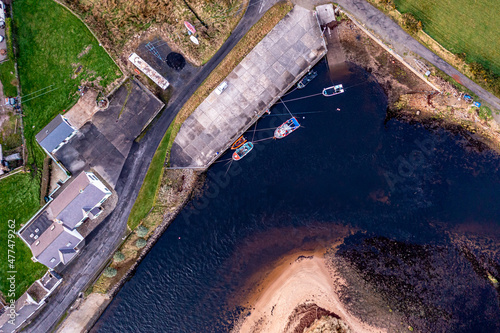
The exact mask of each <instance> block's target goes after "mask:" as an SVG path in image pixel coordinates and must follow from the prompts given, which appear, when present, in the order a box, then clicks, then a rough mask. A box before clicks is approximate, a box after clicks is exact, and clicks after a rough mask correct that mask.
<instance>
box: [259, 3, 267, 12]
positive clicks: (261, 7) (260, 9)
mask: <svg viewBox="0 0 500 333" xmlns="http://www.w3.org/2000/svg"><path fill="white" fill-rule="evenodd" d="M265 4H266V1H265V0H261V1H260V8H259V13H261V12H262V9H264V5H265Z"/></svg>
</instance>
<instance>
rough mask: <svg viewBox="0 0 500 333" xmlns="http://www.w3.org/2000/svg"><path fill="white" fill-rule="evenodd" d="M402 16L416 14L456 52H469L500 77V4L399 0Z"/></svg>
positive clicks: (489, 1) (426, 28)
mask: <svg viewBox="0 0 500 333" xmlns="http://www.w3.org/2000/svg"><path fill="white" fill-rule="evenodd" d="M395 3H396V7H397V9H398V10H399V11H400V12H401V13H408V12H409V13H412V14H413V15H414V16H415V17H416V18H417V19H418V20H420V21H422V24H423V28H424V31H425V32H426V33H428V34H429V35H430V36H431V37H433V38H434V39H435V40H436V41H437V42H438V43H440V44H441V45H443V46H444V47H445V48H446V49H448V50H449V51H450V52H452V53H455V54H457V53H466V54H467V61H468V62H478V63H480V64H482V65H484V66H485V67H487V68H489V69H490V70H492V71H493V72H495V73H497V74H500V24H499V23H498V17H499V13H500V1H498V0H480V1H469V0H395Z"/></svg>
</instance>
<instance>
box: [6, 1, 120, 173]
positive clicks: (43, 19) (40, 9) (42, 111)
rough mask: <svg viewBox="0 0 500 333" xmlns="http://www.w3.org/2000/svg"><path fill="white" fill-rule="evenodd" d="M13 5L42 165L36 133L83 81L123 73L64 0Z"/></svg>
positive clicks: (28, 121)
mask: <svg viewBox="0 0 500 333" xmlns="http://www.w3.org/2000/svg"><path fill="white" fill-rule="evenodd" d="M13 6H14V8H13V9H14V27H15V28H14V29H15V35H16V42H17V47H18V50H19V52H18V59H17V62H18V69H19V79H20V81H21V88H22V96H24V98H23V108H24V114H25V118H24V128H25V137H26V142H27V148H28V151H29V153H31V154H30V162H36V164H37V165H38V166H41V163H42V160H43V158H42V157H43V156H42V155H39V154H37V151H36V150H35V151H33V147H34V146H36V143H35V135H36V133H38V132H39V131H40V130H41V129H42V128H43V127H44V126H45V125H47V124H48V123H49V122H50V120H52V118H54V116H56V115H57V114H58V113H62V112H63V111H64V110H66V109H68V108H69V107H71V106H72V105H73V104H74V103H75V102H76V100H77V98H78V94H77V90H78V86H79V85H80V84H81V82H82V81H87V82H94V83H95V84H99V85H100V86H103V87H105V86H106V85H108V84H109V83H110V82H112V81H114V80H115V79H116V78H118V77H119V76H121V75H122V74H121V72H120V70H119V69H118V67H117V66H116V65H115V63H114V62H113V61H112V59H111V58H110V57H109V56H108V54H107V53H106V52H105V50H104V49H103V48H102V47H100V46H99V42H98V41H97V40H96V39H95V38H94V36H93V35H92V33H91V32H90V31H89V30H88V29H87V27H86V26H85V25H84V24H83V23H82V22H81V21H80V20H79V19H78V18H77V17H75V16H74V15H73V14H71V13H70V12H69V11H68V10H66V9H65V8H64V7H62V6H61V5H59V4H57V3H56V2H54V1H52V0H16V1H15V2H14V3H13ZM87 47H90V49H89V50H88V52H86V53H85V52H84V50H86V48H87ZM80 66H81V67H80ZM98 78H100V80H99V79H98ZM42 89H43V90H42ZM39 152H40V151H38V153H39Z"/></svg>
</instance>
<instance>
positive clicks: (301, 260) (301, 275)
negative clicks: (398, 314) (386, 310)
mask: <svg viewBox="0 0 500 333" xmlns="http://www.w3.org/2000/svg"><path fill="white" fill-rule="evenodd" d="M325 252H326V250H317V251H314V252H299V253H293V254H290V255H288V256H287V257H285V258H283V259H282V260H280V262H279V263H277V265H276V267H275V268H274V269H272V270H271V271H270V272H269V274H268V275H267V276H266V278H265V279H264V280H263V281H262V282H261V283H260V285H259V286H258V287H257V288H256V289H255V290H254V291H253V292H251V293H250V294H249V296H248V299H247V300H246V303H245V304H244V306H246V307H247V308H249V309H251V310H250V314H249V315H248V316H247V317H245V318H244V319H243V320H242V321H241V322H240V323H239V325H237V327H236V328H235V329H234V332H241V333H247V332H296V331H301V332H302V331H303V328H302V327H308V326H310V325H311V324H312V323H313V322H314V320H315V319H316V318H318V317H320V316H319V315H318V316H316V314H315V313H314V312H316V313H317V312H318V311H321V312H323V313H325V312H329V313H332V314H334V315H337V316H338V317H340V319H341V320H342V321H344V322H345V323H346V324H347V326H349V328H350V330H351V332H360V333H363V332H367V333H375V332H386V330H383V329H380V328H376V327H370V326H368V325H365V324H364V323H362V322H361V321H359V320H358V319H357V318H355V317H353V316H352V315H351V314H350V313H349V312H348V311H347V310H346V309H345V307H344V306H343V304H342V303H341V302H340V300H339V297H338V287H339V286H340V285H342V283H345V282H344V281H343V280H342V279H341V278H340V276H339V275H338V274H336V272H335V271H334V270H333V269H332V268H331V267H329V266H328V265H327V261H326V259H325V256H324V255H325ZM311 310H313V312H312V313H310V312H311ZM325 310H326V311H325ZM308 314H309V316H308ZM311 314H312V315H311ZM306 322H307V323H306ZM299 326H300V329H301V330H297V329H298V328H299Z"/></svg>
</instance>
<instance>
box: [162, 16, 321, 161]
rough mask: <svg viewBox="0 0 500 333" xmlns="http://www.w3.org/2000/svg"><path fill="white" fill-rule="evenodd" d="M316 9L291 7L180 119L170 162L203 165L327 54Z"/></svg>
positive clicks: (225, 147) (222, 150)
mask: <svg viewBox="0 0 500 333" xmlns="http://www.w3.org/2000/svg"><path fill="white" fill-rule="evenodd" d="M326 51H327V48H326V44H325V41H324V39H323V36H322V34H321V29H320V26H319V23H318V20H317V18H316V13H315V12H312V11H309V10H307V9H304V8H302V7H298V6H295V8H293V9H292V11H291V12H290V13H288V14H287V15H286V16H285V18H284V19H283V20H281V21H280V22H279V23H278V24H277V25H276V26H275V27H274V29H273V30H271V32H270V33H269V34H268V35H267V36H266V37H265V38H264V39H263V40H262V41H261V42H260V43H259V44H257V46H256V47H255V48H254V49H253V50H252V51H251V52H250V53H249V54H248V55H247V56H246V57H245V58H244V59H243V60H242V61H241V63H240V64H239V65H238V66H236V68H235V69H234V70H233V71H232V72H231V73H230V74H229V75H228V77H227V78H226V82H227V83H228V87H227V89H226V90H225V91H224V92H223V93H222V94H221V95H217V94H216V93H215V92H212V93H211V94H210V95H209V96H208V97H207V99H205V101H203V102H202V103H201V104H200V105H199V106H198V108H197V109H196V110H195V111H194V112H193V114H191V116H190V117H189V118H188V119H187V120H186V121H185V122H184V123H183V124H182V127H181V129H180V131H179V134H178V135H177V137H176V138H175V141H174V144H173V146H172V151H171V158H170V162H171V166H172V167H178V168H197V169H206V168H208V167H209V166H210V165H211V164H212V163H213V162H214V161H215V160H216V159H217V157H219V156H220V154H222V153H223V152H224V151H225V150H226V149H228V148H229V146H230V145H231V144H232V143H233V142H234V141H235V140H236V139H237V138H238V137H239V136H240V135H241V134H242V133H244V132H245V131H246V130H247V129H248V128H249V127H250V126H251V125H252V124H253V123H254V122H255V121H256V120H257V119H258V118H259V117H260V116H262V114H263V113H264V112H265V110H266V109H267V108H269V107H270V106H271V105H273V104H274V103H275V102H276V101H277V100H278V99H279V97H280V96H281V95H283V94H284V93H285V92H286V91H287V90H288V89H290V87H291V86H292V85H294V84H295V83H296V82H297V81H298V80H299V79H300V78H301V77H302V76H303V75H304V74H305V73H306V72H307V71H309V69H310V68H311V67H312V66H314V65H315V64H316V63H317V62H318V61H319V60H320V59H321V58H323V56H324V55H325V54H326Z"/></svg>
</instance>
